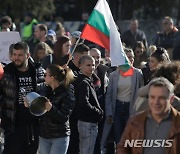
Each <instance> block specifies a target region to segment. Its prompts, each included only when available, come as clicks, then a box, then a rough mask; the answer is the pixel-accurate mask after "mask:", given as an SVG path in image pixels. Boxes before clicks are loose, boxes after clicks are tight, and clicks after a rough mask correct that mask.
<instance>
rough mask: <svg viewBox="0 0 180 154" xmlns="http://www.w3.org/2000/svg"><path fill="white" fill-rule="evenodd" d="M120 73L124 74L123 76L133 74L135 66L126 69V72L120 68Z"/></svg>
mask: <svg viewBox="0 0 180 154" xmlns="http://www.w3.org/2000/svg"><path fill="white" fill-rule="evenodd" d="M120 74H121V75H122V76H124V77H126V76H132V75H133V74H134V69H133V68H130V69H129V70H128V71H126V72H123V71H121V70H120Z"/></svg>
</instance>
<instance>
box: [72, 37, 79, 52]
mask: <svg viewBox="0 0 180 154" xmlns="http://www.w3.org/2000/svg"><path fill="white" fill-rule="evenodd" d="M80 39H81V38H80V37H79V38H78V40H77V41H76V43H75V46H74V48H73V51H72V52H71V54H72V55H73V53H74V51H75V49H76V47H77V45H78V43H79V41H80Z"/></svg>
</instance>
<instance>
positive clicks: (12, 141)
mask: <svg viewBox="0 0 180 154" xmlns="http://www.w3.org/2000/svg"><path fill="white" fill-rule="evenodd" d="M4 135H5V138H4V151H3V154H36V152H37V149H38V142H39V141H38V140H39V127H38V126H17V127H16V128H15V131H14V132H13V133H7V132H6V131H5V132H4Z"/></svg>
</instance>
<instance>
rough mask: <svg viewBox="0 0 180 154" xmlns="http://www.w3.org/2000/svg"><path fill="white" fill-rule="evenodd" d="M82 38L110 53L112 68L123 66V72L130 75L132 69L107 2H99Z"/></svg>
mask: <svg viewBox="0 0 180 154" xmlns="http://www.w3.org/2000/svg"><path fill="white" fill-rule="evenodd" d="M81 38H83V39H87V40H89V41H91V42H94V43H96V44H98V45H99V46H102V47H104V48H105V49H107V50H108V51H110V57H111V66H119V65H121V67H120V68H122V69H121V70H122V72H124V73H125V72H126V76H127V75H128V74H129V73H128V72H127V71H128V70H131V69H130V68H132V67H131V65H130V63H129V60H128V58H127V56H126V54H125V52H124V50H123V46H122V43H121V39H120V34H119V32H118V30H117V26H116V24H115V22H114V19H113V16H112V14H111V10H110V8H109V5H108V3H107V1H106V0H99V1H98V2H97V4H96V6H95V8H94V10H93V11H92V13H91V15H90V17H89V19H88V21H87V24H86V25H85V27H84V29H83V31H82V33H81ZM130 72H132V71H130ZM130 75H131V73H130Z"/></svg>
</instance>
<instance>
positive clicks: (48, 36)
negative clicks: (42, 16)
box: [47, 29, 57, 44]
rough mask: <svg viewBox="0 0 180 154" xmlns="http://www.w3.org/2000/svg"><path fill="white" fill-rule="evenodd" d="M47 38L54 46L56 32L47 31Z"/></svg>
mask: <svg viewBox="0 0 180 154" xmlns="http://www.w3.org/2000/svg"><path fill="white" fill-rule="evenodd" d="M47 38H48V39H49V40H51V41H52V42H53V44H55V42H56V41H57V37H56V32H55V31H54V30H52V29H50V30H48V33H47Z"/></svg>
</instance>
